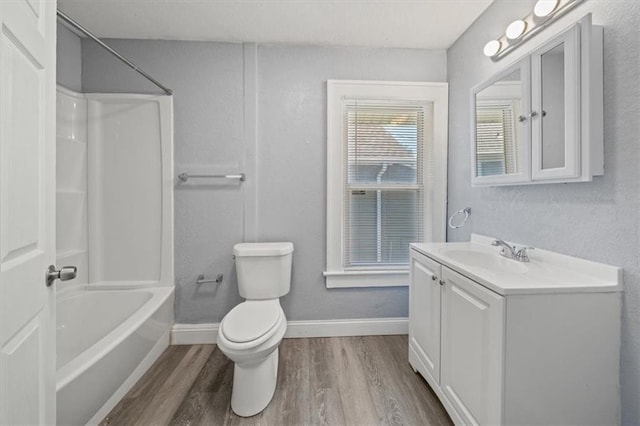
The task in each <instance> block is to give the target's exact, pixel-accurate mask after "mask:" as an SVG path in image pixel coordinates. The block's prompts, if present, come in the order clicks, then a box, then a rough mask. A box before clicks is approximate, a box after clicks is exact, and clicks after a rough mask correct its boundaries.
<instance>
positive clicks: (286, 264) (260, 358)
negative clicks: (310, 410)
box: [218, 242, 293, 417]
mask: <svg viewBox="0 0 640 426" xmlns="http://www.w3.org/2000/svg"><path fill="white" fill-rule="evenodd" d="M233 255H234V258H235V260H236V273H237V276H238V290H239V291H240V296H241V297H243V298H244V299H246V300H245V301H244V302H242V303H240V304H239V305H238V306H236V307H234V308H233V309H231V311H229V313H228V314H227V315H225V317H224V318H223V319H222V322H221V323H220V328H219V329H218V348H220V350H221V351H222V352H223V353H224V354H225V355H226V356H227V357H228V358H229V359H230V360H231V361H233V362H234V367H233V389H232V391H231V409H232V410H233V412H234V413H236V414H237V415H239V416H242V417H250V416H253V415H256V414H258V413H260V412H261V411H262V410H264V409H265V408H266V407H267V405H269V402H270V401H271V398H272V397H273V394H274V392H275V390H276V382H277V378H278V345H279V344H280V342H281V341H282V338H283V337H284V334H285V332H286V331H287V318H286V317H285V315H284V312H283V311H282V307H281V306H280V297H282V296H284V295H285V294H287V293H289V289H290V287H291V258H292V256H293V243H289V242H285V243H240V244H236V245H235V246H234V247H233Z"/></svg>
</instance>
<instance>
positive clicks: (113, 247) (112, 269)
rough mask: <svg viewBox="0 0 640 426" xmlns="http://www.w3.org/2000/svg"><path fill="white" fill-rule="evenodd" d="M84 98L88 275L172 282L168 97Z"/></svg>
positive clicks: (109, 280) (108, 280)
mask: <svg viewBox="0 0 640 426" xmlns="http://www.w3.org/2000/svg"><path fill="white" fill-rule="evenodd" d="M87 99H88V109H87V111H88V130H89V131H88V135H89V138H88V140H89V149H88V163H89V168H88V175H87V176H88V188H89V204H88V218H89V220H88V222H89V266H90V270H89V280H90V282H91V283H122V282H132V283H158V282H163V283H164V284H166V285H173V265H172V256H171V255H170V253H168V252H167V253H163V246H165V245H166V244H163V239H166V240H171V241H172V238H171V235H170V234H171V233H172V229H171V227H172V223H166V222H167V221H168V217H167V216H170V213H171V212H170V210H171V209H172V207H173V206H172V204H171V203H170V202H168V201H167V198H168V199H169V200H170V199H171V198H172V187H173V182H172V164H171V162H170V157H171V151H172V148H173V147H172V131H173V130H172V113H171V108H172V106H171V98H170V97H167V96H150V95H132V94H125V95H111V94H108V95H107V94H103V95H101V94H87ZM167 157H169V158H167ZM163 168H164V169H165V172H166V174H165V176H164V177H163ZM163 179H164V181H163ZM163 223H164V226H163Z"/></svg>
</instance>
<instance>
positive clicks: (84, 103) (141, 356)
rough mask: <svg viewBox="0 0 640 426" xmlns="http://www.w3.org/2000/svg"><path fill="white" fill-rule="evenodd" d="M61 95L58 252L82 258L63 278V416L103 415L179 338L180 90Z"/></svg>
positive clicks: (69, 259)
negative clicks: (73, 274)
mask: <svg viewBox="0 0 640 426" xmlns="http://www.w3.org/2000/svg"><path fill="white" fill-rule="evenodd" d="M57 105H58V108H57V114H58V116H57V160H58V161H57V165H56V166H57V180H56V184H57V189H56V199H57V200H56V207H57V216H56V220H57V224H56V228H57V239H56V246H57V247H56V252H57V253H56V255H57V259H56V262H57V263H59V264H63V265H64V264H71V265H76V266H77V267H78V277H77V279H75V280H73V281H70V282H68V283H64V284H62V283H61V284H58V285H57V287H56V288H57V290H56V299H57V324H56V325H57V327H56V329H57V337H56V341H57V346H56V355H57V357H56V359H57V361H58V364H57V371H56V399H57V422H58V423H59V424H85V423H87V422H89V423H91V424H94V423H97V422H99V421H100V420H102V418H103V417H104V416H105V415H106V414H107V413H108V412H109V411H110V410H111V408H113V406H114V405H115V404H116V403H117V402H118V401H119V400H120V399H121V398H122V397H123V396H124V394H125V393H126V392H127V391H128V390H129V389H130V388H131V386H132V385H133V384H134V383H135V382H136V381H137V380H138V379H139V378H140V377H141V376H142V374H144V372H145V371H146V370H147V369H148V368H149V367H150V366H151V365H152V364H153V362H154V361H155V360H156V359H157V358H158V356H160V354H161V353H162V352H163V351H164V350H165V349H166V348H167V346H168V345H169V342H170V328H171V325H172V324H173V320H174V312H173V306H174V273H173V264H174V261H173V129H172V126H173V116H172V100H171V98H170V97H167V96H155V95H139V94H91V93H89V94H83V93H77V92H73V91H71V90H68V89H64V88H61V87H59V88H58V92H57ZM125 151H126V155H122V153H123V152H125ZM96 318H97V319H98V320H97V321H96V320H95V319H96ZM92 319H93V321H92ZM96 383H100V386H96V385H95V384H96Z"/></svg>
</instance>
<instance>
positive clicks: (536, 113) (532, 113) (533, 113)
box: [529, 111, 538, 118]
mask: <svg viewBox="0 0 640 426" xmlns="http://www.w3.org/2000/svg"><path fill="white" fill-rule="evenodd" d="M536 115H538V112H537V111H531V112H530V113H529V117H532V118H533V117H535V116H536Z"/></svg>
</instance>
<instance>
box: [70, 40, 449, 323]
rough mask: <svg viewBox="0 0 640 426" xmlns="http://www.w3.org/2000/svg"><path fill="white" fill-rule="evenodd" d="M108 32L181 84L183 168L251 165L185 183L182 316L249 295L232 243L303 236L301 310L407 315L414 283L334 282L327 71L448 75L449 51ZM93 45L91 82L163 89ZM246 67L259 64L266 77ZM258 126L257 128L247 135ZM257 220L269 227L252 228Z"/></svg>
mask: <svg viewBox="0 0 640 426" xmlns="http://www.w3.org/2000/svg"><path fill="white" fill-rule="evenodd" d="M108 43H109V44H110V45H112V46H113V47H114V48H116V49H117V50H118V51H119V52H121V53H123V54H124V55H125V56H126V57H128V58H130V59H132V60H133V61H134V62H136V63H137V64H138V65H140V66H141V67H142V68H143V69H144V70H145V71H147V72H149V73H150V74H151V75H153V76H154V77H155V78H157V79H158V80H159V81H160V82H162V83H164V84H166V85H167V86H169V87H171V88H172V89H174V90H175V94H174V110H175V162H176V170H177V171H181V170H188V169H190V170H196V169H197V170H210V171H219V172H227V171H246V172H247V173H248V181H247V183H245V184H242V185H234V184H227V185H224V184H208V185H207V184H204V183H201V184H198V185H191V184H189V185H178V186H176V192H175V196H176V197H175V203H176V207H175V211H176V216H175V234H176V247H175V248H176V250H175V253H176V321H177V322H180V323H206V322H218V321H220V320H221V319H222V317H223V316H224V315H225V314H226V313H227V312H228V311H229V310H230V309H231V308H232V307H233V306H234V305H235V304H236V303H238V302H239V301H240V297H239V295H238V291H237V286H236V279H235V272H234V266H233V261H232V259H231V254H232V247H233V244H234V243H236V242H239V241H241V240H242V239H243V238H244V237H246V238H247V239H252V238H257V239H258V240H262V241H266V240H284V241H293V243H294V244H295V253H294V265H293V279H292V287H291V292H290V293H289V295H287V296H286V297H284V298H283V307H284V310H285V313H286V314H287V317H288V318H289V319H292V320H313V319H342V318H372V317H375V318H378V317H406V316H407V309H408V307H407V297H408V294H407V293H408V292H407V289H406V288H395V289H394V288H380V289H339V290H327V289H326V288H325V285H324V280H323V278H322V271H323V270H324V267H325V256H326V254H325V250H326V247H325V246H326V243H325V241H326V235H325V226H326V213H325V208H326V207H325V206H326V176H325V175H326V148H325V147H326V80H327V79H371V80H407V81H408V80H417V81H444V80H445V79H446V72H447V70H446V53H445V52H444V51H428V50H413V49H371V48H339V47H335V48H334V47H313V46H304V47H302V46H287V45H259V46H257V53H256V54H255V55H254V56H253V58H254V59H257V61H255V63H252V61H251V60H250V58H251V56H250V55H249V56H247V55H246V54H245V51H246V50H247V47H249V50H250V49H251V46H254V47H255V45H242V44H231V43H210V42H178V41H149V40H108ZM82 53H83V55H82V56H83V58H82V61H83V74H82V83H83V89H84V90H85V91H86V92H94V91H106V92H119V91H125V92H126V91H129V92H156V90H155V89H154V88H153V86H151V85H150V84H149V83H147V82H145V81H144V80H143V79H142V78H140V77H138V76H136V74H135V73H133V72H132V71H131V70H129V69H127V68H126V67H124V66H123V65H121V64H119V63H118V62H117V61H116V60H115V59H113V58H111V57H110V56H109V55H107V54H106V53H105V52H104V51H103V50H102V49H100V48H98V47H97V46H96V45H95V44H93V43H92V42H91V41H83V44H82ZM256 64H257V65H256ZM245 73H246V77H247V78H248V79H250V78H252V76H256V75H257V79H256V81H257V89H256V88H252V87H251V85H247V84H246V81H245ZM249 104H251V105H256V107H257V108H256V115H257V120H256V121H255V123H252V120H251V117H247V119H246V120H245V107H246V106H247V105H249ZM249 110H250V109H249ZM249 115H250V114H249ZM254 124H255V125H254ZM252 126H253V128H254V129H255V132H256V134H257V137H256V138H255V140H253V139H252V138H251V137H249V136H247V137H245V131H247V132H248V133H251V132H250V131H251V129H252ZM256 147H257V148H256ZM253 158H256V162H257V167H256V169H257V174H256V173H254V172H252V168H251V164H252V162H251V161H250V159H253ZM195 165H200V166H201V167H195ZM207 165H210V166H207ZM250 188H257V192H256V193H255V194H254V193H252V190H251V189H250ZM245 216H255V220H253V219H251V217H250V218H249V219H246V218H245ZM250 223H256V224H257V229H255V230H253V231H252V230H248V229H246V228H247V224H250ZM218 272H221V273H223V274H224V275H225V280H224V282H223V284H222V285H220V286H218V287H216V286H213V285H202V286H197V285H196V284H195V280H196V277H197V275H198V274H200V273H204V274H205V275H214V274H215V273H218Z"/></svg>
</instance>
